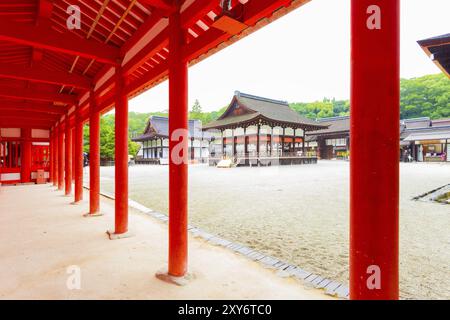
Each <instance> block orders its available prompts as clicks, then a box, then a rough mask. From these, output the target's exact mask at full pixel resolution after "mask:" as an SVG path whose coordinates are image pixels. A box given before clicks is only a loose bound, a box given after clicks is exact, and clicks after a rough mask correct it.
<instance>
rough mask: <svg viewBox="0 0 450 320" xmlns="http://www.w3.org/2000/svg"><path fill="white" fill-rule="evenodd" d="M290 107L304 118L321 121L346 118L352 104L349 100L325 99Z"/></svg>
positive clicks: (298, 103)
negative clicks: (336, 117)
mask: <svg viewBox="0 0 450 320" xmlns="http://www.w3.org/2000/svg"><path fill="white" fill-rule="evenodd" d="M290 107H291V108H292V109H293V110H295V111H297V112H298V113H299V114H301V115H302V116H304V117H307V118H310V119H320V118H326V117H335V116H346V115H348V114H349V113H350V103H349V101H348V100H335V99H334V98H333V99H332V100H330V99H327V98H324V99H323V100H322V101H315V102H309V103H305V102H295V103H291V104H290Z"/></svg>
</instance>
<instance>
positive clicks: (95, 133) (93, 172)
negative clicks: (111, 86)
mask: <svg viewBox="0 0 450 320" xmlns="http://www.w3.org/2000/svg"><path fill="white" fill-rule="evenodd" d="M89 187H90V188H89V214H91V215H95V214H98V213H99V211H100V113H99V112H98V111H97V105H96V103H95V93H94V90H91V91H90V93H89Z"/></svg>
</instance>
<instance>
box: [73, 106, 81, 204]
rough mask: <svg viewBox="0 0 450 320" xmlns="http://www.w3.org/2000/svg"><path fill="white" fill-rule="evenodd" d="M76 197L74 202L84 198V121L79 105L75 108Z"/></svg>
mask: <svg viewBox="0 0 450 320" xmlns="http://www.w3.org/2000/svg"><path fill="white" fill-rule="evenodd" d="M74 151H75V197H74V203H78V202H80V201H81V200H83V122H82V120H81V115H80V110H79V107H78V108H77V110H75V147H74Z"/></svg>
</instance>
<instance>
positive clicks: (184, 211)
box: [168, 8, 188, 277]
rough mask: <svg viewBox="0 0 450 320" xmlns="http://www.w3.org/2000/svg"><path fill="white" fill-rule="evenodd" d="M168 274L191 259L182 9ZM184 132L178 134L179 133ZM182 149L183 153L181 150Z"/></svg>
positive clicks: (180, 272) (173, 44) (172, 94)
mask: <svg viewBox="0 0 450 320" xmlns="http://www.w3.org/2000/svg"><path fill="white" fill-rule="evenodd" d="M169 33H170V35H169V41H170V42H169V48H170V50H169V137H170V139H169V141H170V142H169V269H168V272H169V275H171V276H176V277H181V276H184V275H185V274H186V272H187V260H188V234H187V225H188V165H187V163H188V135H187V132H188V101H187V100H188V99H187V98H188V66H187V63H186V62H185V61H184V59H183V55H182V47H183V44H184V37H183V30H182V26H181V19H180V10H179V8H177V10H176V11H175V12H173V13H172V14H171V15H170V16H169ZM180 129H181V132H183V135H182V136H181V137H178V134H177V132H180ZM179 149H181V150H182V151H181V153H180V152H178V150H179Z"/></svg>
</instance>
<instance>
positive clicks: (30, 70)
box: [0, 63, 91, 89]
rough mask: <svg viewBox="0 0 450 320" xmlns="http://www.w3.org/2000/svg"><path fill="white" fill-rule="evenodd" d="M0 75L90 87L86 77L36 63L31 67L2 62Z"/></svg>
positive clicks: (77, 86) (82, 87) (84, 87)
mask: <svg viewBox="0 0 450 320" xmlns="http://www.w3.org/2000/svg"><path fill="white" fill-rule="evenodd" d="M0 77H1V78H10V79H17V80H29V81H34V82H42V83H50V84H57V85H64V86H69V87H75V88H81V89H89V88H90V87H91V81H90V80H89V79H88V78H86V77H82V76H79V75H76V74H73V73H68V72H61V71H56V70H49V69H47V68H43V67H41V66H39V65H36V64H35V65H33V66H32V67H22V66H20V65H12V64H5V63H2V64H0Z"/></svg>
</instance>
